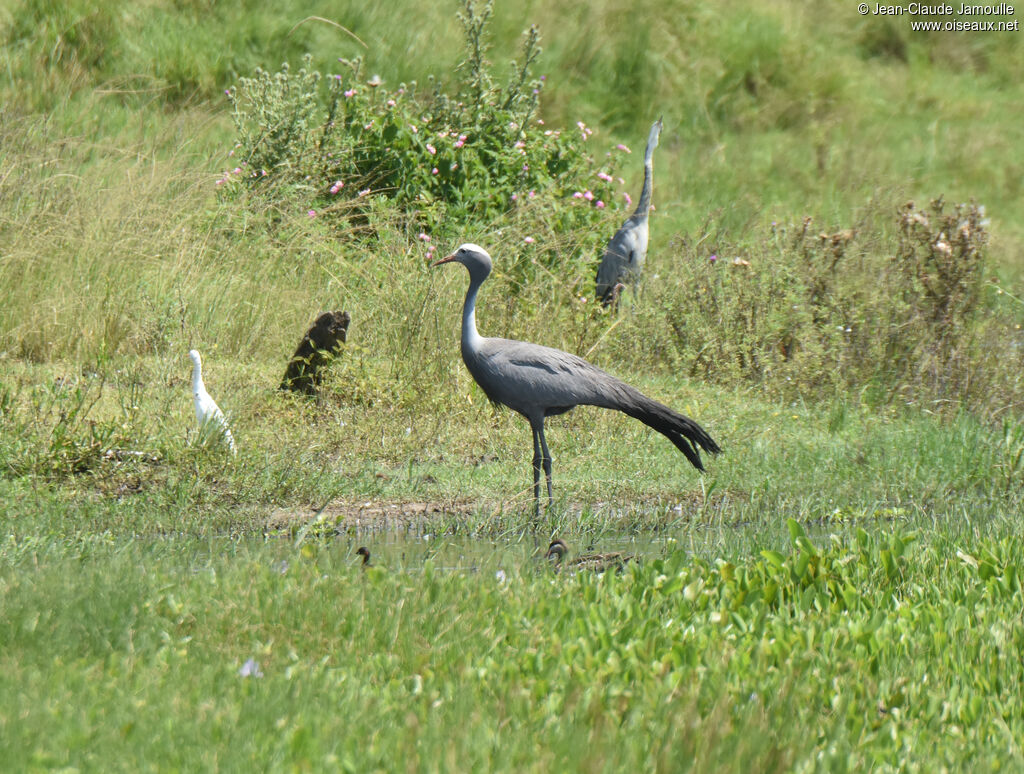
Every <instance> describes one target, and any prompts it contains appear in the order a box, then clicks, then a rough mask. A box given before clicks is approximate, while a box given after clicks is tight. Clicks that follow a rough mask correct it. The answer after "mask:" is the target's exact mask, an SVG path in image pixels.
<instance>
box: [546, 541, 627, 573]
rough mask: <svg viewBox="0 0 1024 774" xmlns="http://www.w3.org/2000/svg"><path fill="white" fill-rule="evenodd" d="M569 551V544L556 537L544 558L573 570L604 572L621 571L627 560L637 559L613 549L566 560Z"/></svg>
mask: <svg viewBox="0 0 1024 774" xmlns="http://www.w3.org/2000/svg"><path fill="white" fill-rule="evenodd" d="M568 553H569V546H567V545H566V544H565V541H564V540H562V539H561V538H555V539H554V540H552V541H551V545H549V546H548V552H547V553H546V554H544V558H545V559H547V560H549V561H551V562H552V563H553V564H554V565H555V566H556V567H567V568H570V569H573V570H594V571H595V572H604V571H605V570H616V571H621V570H622V568H623V567H625V566H626V563H627V562H632V561H636V557H635V556H633V555H632V554H623V553H622V552H621V551H611V552H609V553H607V554H586V555H584V556H577V557H576V558H575V559H570V560H569V561H566V560H565V556H566V554H568Z"/></svg>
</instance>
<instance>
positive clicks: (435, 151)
mask: <svg viewBox="0 0 1024 774" xmlns="http://www.w3.org/2000/svg"><path fill="white" fill-rule="evenodd" d="M427 150H428V151H429V152H430V155H431V156H433V155H434V154H435V153H437V148H435V147H434V146H433V145H431V144H430V143H429V142H428V143H427Z"/></svg>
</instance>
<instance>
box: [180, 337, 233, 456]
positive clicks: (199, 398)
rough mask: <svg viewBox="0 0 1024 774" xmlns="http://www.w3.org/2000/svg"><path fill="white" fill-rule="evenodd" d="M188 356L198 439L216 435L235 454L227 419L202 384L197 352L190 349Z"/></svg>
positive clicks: (199, 359)
mask: <svg viewBox="0 0 1024 774" xmlns="http://www.w3.org/2000/svg"><path fill="white" fill-rule="evenodd" d="M188 356H189V357H190V358H191V359H192V402H193V403H194V404H195V408H196V421H197V422H198V423H199V437H200V439H202V440H206V438H208V437H209V436H210V435H211V434H214V433H218V434H220V435H221V436H222V437H223V438H224V443H226V444H227V445H228V448H229V449H231V453H232V454H236V453H237V452H238V450H237V449H236V448H235V439H234V436H232V435H231V428H229V427H228V421H227V419H225V418H224V412H223V411H221V410H220V406H218V405H217V402H216V401H215V400H214V399H213V398H212V397H211V396H210V393H208V392H207V391H206V385H205V384H203V361H202V359H201V358H200V357H199V352H198V351H197V350H194V349H191V350H189V353H188Z"/></svg>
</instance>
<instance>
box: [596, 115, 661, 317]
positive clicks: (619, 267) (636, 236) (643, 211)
mask: <svg viewBox="0 0 1024 774" xmlns="http://www.w3.org/2000/svg"><path fill="white" fill-rule="evenodd" d="M660 136H661V119H660V118H659V119H658V120H657V121H655V122H654V124H653V125H652V126H651V131H650V133H649V134H648V135H647V148H646V149H645V150H644V187H643V190H642V191H641V192H640V201H639V202H638V203H637V206H636V211H635V212H634V213H633V214H632V215H630V216H629V217H628V218H627V219H626V222H625V223H623V224H622V226H621V228H619V230H618V231H616V232H615V235H614V236H613V237H612V238H611V241H609V242H608V246H607V247H606V248H605V251H604V257H603V258H602V259H601V265H600V266H599V267H598V269H597V286H596V289H595V294H596V296H597V299H598V300H599V301H600V302H601V304H602V305H603V306H609V305H610V304H612V303H613V302H614V301H615V300H616V298H617V297H618V291H619V289H620V286H622V285H627V284H632V285H636V284H637V283H639V282H640V277H641V275H642V273H643V268H644V261H645V260H646V259H647V242H648V240H649V238H650V228H649V226H648V215H649V214H650V210H651V196H652V195H653V192H654V149H655V148H656V147H658V138H659V137H660Z"/></svg>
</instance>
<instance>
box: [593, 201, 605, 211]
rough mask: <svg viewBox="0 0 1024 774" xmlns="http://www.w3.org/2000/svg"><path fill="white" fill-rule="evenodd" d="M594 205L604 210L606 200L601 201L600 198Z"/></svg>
mask: <svg viewBox="0 0 1024 774" xmlns="http://www.w3.org/2000/svg"><path fill="white" fill-rule="evenodd" d="M594 206H595V207H597V209H599V210H603V209H604V202H603V201H601V200H600V199H598V200H597V202H596V203H595V204H594Z"/></svg>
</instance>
